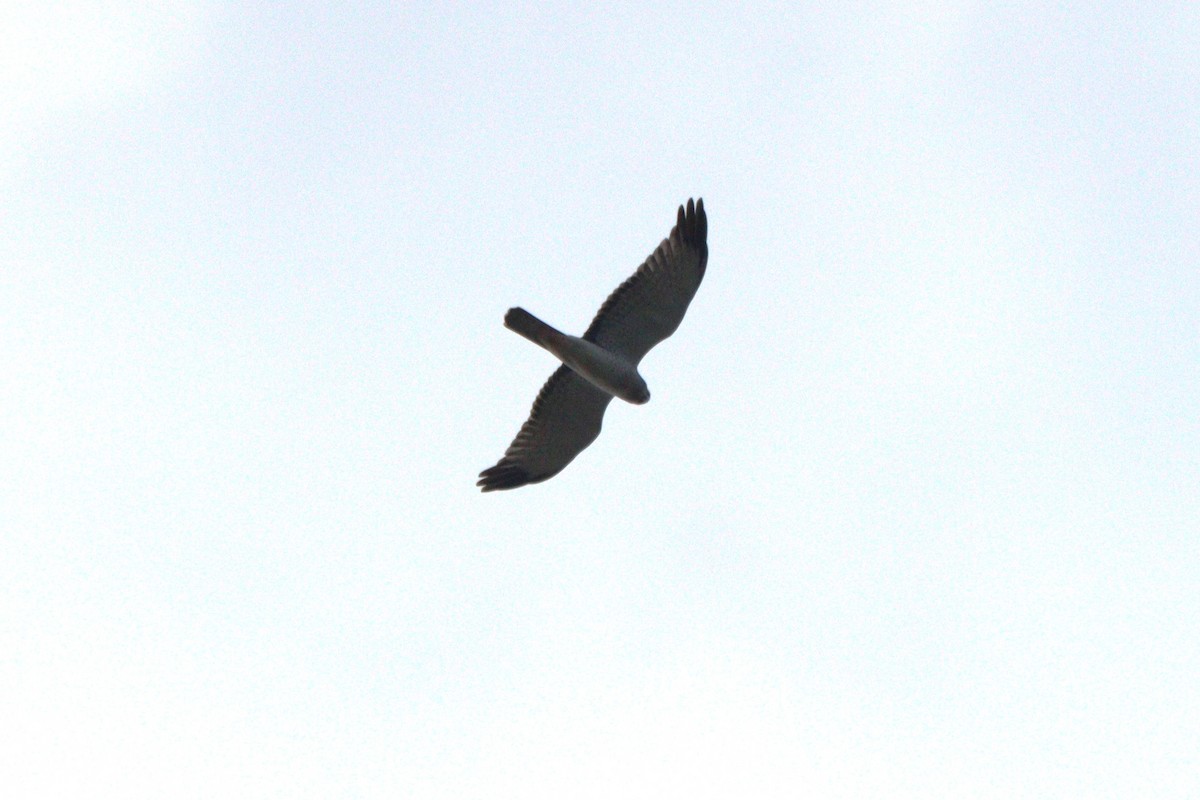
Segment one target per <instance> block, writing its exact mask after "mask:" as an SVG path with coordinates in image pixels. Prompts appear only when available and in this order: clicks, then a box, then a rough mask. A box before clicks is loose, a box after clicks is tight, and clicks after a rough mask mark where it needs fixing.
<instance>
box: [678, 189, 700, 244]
mask: <svg viewBox="0 0 1200 800" xmlns="http://www.w3.org/2000/svg"><path fill="white" fill-rule="evenodd" d="M675 227H676V228H677V229H678V230H679V235H680V236H681V237H683V240H684V241H686V242H692V243H696V244H703V243H705V242H706V241H707V240H708V215H706V214H705V213H704V198H703V197H701V198H700V199H698V200H693V199H692V198H690V197H689V198H688V201H687V207H686V208H685V207H684V206H680V207H679V214H678V216H677V218H676V222H675Z"/></svg>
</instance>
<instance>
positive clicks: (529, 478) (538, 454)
mask: <svg viewBox="0 0 1200 800" xmlns="http://www.w3.org/2000/svg"><path fill="white" fill-rule="evenodd" d="M611 400H612V395H611V394H608V393H607V392H604V391H601V390H600V389H597V388H596V387H595V386H594V385H592V383H590V382H589V381H588V380H586V379H585V378H581V377H580V376H579V375H578V374H577V373H576V372H575V371H574V370H572V369H571V368H570V367H567V366H561V367H559V368H558V369H557V370H555V371H554V374H553V375H551V376H550V380H548V381H546V385H545V386H543V387H542V390H541V391H540V392H538V396H537V399H536V400H534V401H533V411H531V412H530V414H529V419H527V420H526V421H525V424H524V425H522V426H521V430H520V431H519V432H518V433H517V438H515V439H513V443H512V444H511V445H509V447H508V450H506V451H505V453H504V458H502V459H500V461H499V462H497V464H496V465H495V466H494V467H488V468H487V469H485V470H484V471H483V472H481V473H479V482H478V483H477V484H475V485H476V486H480V487H482V488H483V491H485V492H492V491H495V490H497V489H515V488H517V487H518V486H524V485H525V484H527V483H538V482H539V481H544V480H546V479H547V478H551V477H553V476H555V475H557V474H558V473H559V472H561V471H562V469H563V468H564V467H565V466H567V464H570V463H571V461H572V459H574V458H575V456H577V455H579V454H580V453H581V452H583V450H584V449H585V448H586V447H587V446H588V445H590V444H591V443H592V442H594V441H595V440H596V437H597V436H599V435H600V425H601V423H602V422H603V420H604V411H605V409H607V408H608V404H609V401H611Z"/></svg>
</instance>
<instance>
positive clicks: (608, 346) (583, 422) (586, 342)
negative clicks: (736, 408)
mask: <svg viewBox="0 0 1200 800" xmlns="http://www.w3.org/2000/svg"><path fill="white" fill-rule="evenodd" d="M707 265H708V217H706V216H705V214H704V200H698V201H696V203H695V204H694V205H693V203H692V201H691V200H688V202H687V208H686V209H685V208H684V207H683V206H680V207H679V213H678V215H677V217H676V221H675V227H674V228H672V229H671V235H670V236H668V237H667V238H666V239H664V240H663V242H662V244H660V245H659V246H658V248H657V249H656V250H655V251H654V252H653V253H651V254H650V257H649V258H647V259H646V262H645V263H644V264H642V265H641V266H640V267H638V269H637V271H636V272H634V273H633V275H632V276H630V277H629V279H628V280H626V281H625V282H624V283H622V284H621V285H620V286H618V287H617V289H616V291H614V292H613V293H612V294H611V295H609V296H608V299H607V300H605V301H604V305H602V306H601V307H600V311H599V312H598V313H597V314H596V318H595V319H594V320H592V324H591V325H590V326H588V329H587V331H586V332H584V334H583V336H582V337H580V336H569V335H567V334H565V333H562V332H561V331H558V330H555V329H554V328H552V327H550V326H549V325H547V324H546V323H544V322H542V321H541V320H540V319H538V318H537V317H535V316H534V315H533V314H530V313H529V312H528V311H526V310H525V309H523V308H510V309H509V310H508V313H507V314H505V315H504V326H505V327H506V328H508V329H509V330H512V331H516V332H517V333H519V334H521V335H522V336H524V337H525V338H526V339H528V340H529V341H531V342H533V343H534V344H536V345H539V346H541V347H544V348H545V349H547V350H549V351H550V352H551V353H553V354H554V356H555V357H556V358H558V360H559V361H561V362H562V366H560V367H559V368H558V369H557V370H555V371H554V374H553V375H551V376H550V380H548V381H546V384H545V386H543V387H542V390H541V391H540V392H538V396H537V399H536V400H534V402H533V410H532V411H531V412H530V414H529V419H527V420H526V421H525V424H524V425H522V426H521V430H520V431H519V432H518V433H517V438H515V439H513V443H512V444H511V445H509V447H508V450H506V451H505V453H504V458H502V459H500V461H499V462H498V463H497V464H496V465H495V466H494V467H488V468H487V469H485V470H484V471H483V472H481V473H479V482H478V483H477V484H476V485H477V486H480V487H482V488H483V491H485V492H492V491H495V490H497V489H515V488H517V487H518V486H524V485H525V484H527V483H539V482H541V481H544V480H546V479H548V478H552V477H554V476H555V475H557V474H558V473H559V472H561V471H562V470H563V468H564V467H566V466H567V464H570V463H571V461H572V460H573V459H574V458H575V456H577V455H579V454H580V453H581V452H583V450H584V448H586V447H587V446H588V445H590V444H591V443H592V442H594V441H595V440H596V437H597V436H599V435H600V425H601V422H602V421H603V420H604V411H605V409H607V408H608V402H609V401H610V400H612V399H613V398H614V397H619V398H621V399H622V400H625V401H626V402H629V403H633V404H635V405H641V404H642V403H645V402H647V401H648V400H649V399H650V390H649V389H647V388H646V382H645V381H644V380H642V376H641V375H640V374H638V370H637V366H638V362H640V361H641V360H642V357H643V356H645V355H646V353H647V352H649V351H650V348H652V347H654V345H656V344H658V343H659V342H661V341H662V340H663V339H666V338H667V337H668V336H670V335H671V334H672V333H674V332H675V329H676V328H678V327H679V323H680V322H681V321H683V315H684V313H685V312H686V311H687V307H688V304H689V303H691V302H692V297H694V296H695V294H696V290H697V289H699V288H700V281H701V280H703V279H704V269H705V267H706V266H707Z"/></svg>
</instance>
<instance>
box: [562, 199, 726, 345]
mask: <svg viewBox="0 0 1200 800" xmlns="http://www.w3.org/2000/svg"><path fill="white" fill-rule="evenodd" d="M707 265H708V217H707V216H705V214H704V200H700V201H699V202H697V203H696V204H695V205H694V206H693V205H692V201H691V200H688V202H687V208H686V209H684V207H683V206H680V207H679V215H678V217H677V220H676V222H675V227H674V228H672V229H671V235H670V236H668V237H667V238H666V239H664V240H663V242H662V244H660V245H659V246H658V248H657V249H656V250H655V251H654V252H653V253H651V254H650V257H649V258H647V259H646V263H644V264H642V265H641V266H640V267H638V269H637V272H635V273H633V275H632V276H630V277H629V279H628V280H626V281H625V282H624V283H622V284H621V285H620V286H618V287H617V289H616V291H614V292H613V293H612V294H611V295H609V296H608V299H607V300H605V301H604V305H602V306H601V307H600V311H599V312H598V313H597V314H596V318H595V319H594V320H592V324H591V326H590V327H588V329H587V332H585V333H584V334H583V338H584V339H587V340H588V341H590V342H595V343H596V344H598V345H600V346H601V347H603V348H605V349H606V350H608V351H610V352H613V353H616V354H617V355H619V356H622V357H624V358H627V359H629V361H631V362H632V363H633V364H637V363H638V362H639V361H641V360H642V356H644V355H646V353H647V352H648V351H649V350H650V348H652V347H654V345H656V344H658V343H659V342H661V341H662V340H663V339H666V338H667V337H668V336H670V335H671V334H672V333H674V332H675V329H676V328H678V327H679V323H680V322H682V321H683V315H684V313H685V312H686V311H687V307H688V304H689V303H691V302H692V297H693V296H695V294H696V290H697V289H699V288H700V281H701V280H703V279H704V269H705V267H706V266H707Z"/></svg>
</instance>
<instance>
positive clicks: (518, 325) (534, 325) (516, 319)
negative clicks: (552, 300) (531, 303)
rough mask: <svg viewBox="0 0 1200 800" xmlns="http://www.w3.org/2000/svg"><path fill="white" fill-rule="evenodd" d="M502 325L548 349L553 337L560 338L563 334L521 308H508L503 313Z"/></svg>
mask: <svg viewBox="0 0 1200 800" xmlns="http://www.w3.org/2000/svg"><path fill="white" fill-rule="evenodd" d="M504 327H506V328H508V329H509V330H510V331H516V332H517V333H519V334H521V335H522V336H524V337H525V338H526V339H528V340H529V341H531V342H533V343H534V344H536V345H539V346H540V347H545V348H546V349H550V346H551V343H552V342H553V341H554V340H555V339H561V338H562V336H563V334H562V333H561V332H560V331H557V330H555V329H554V328H552V327H550V326H549V325H547V324H546V323H544V322H542V321H541V320H540V319H538V318H537V317H535V316H534V315H533V314H530V313H529V312H528V311H526V310H525V309H523V308H510V309H509V310H508V313H507V314H505V315H504Z"/></svg>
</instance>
